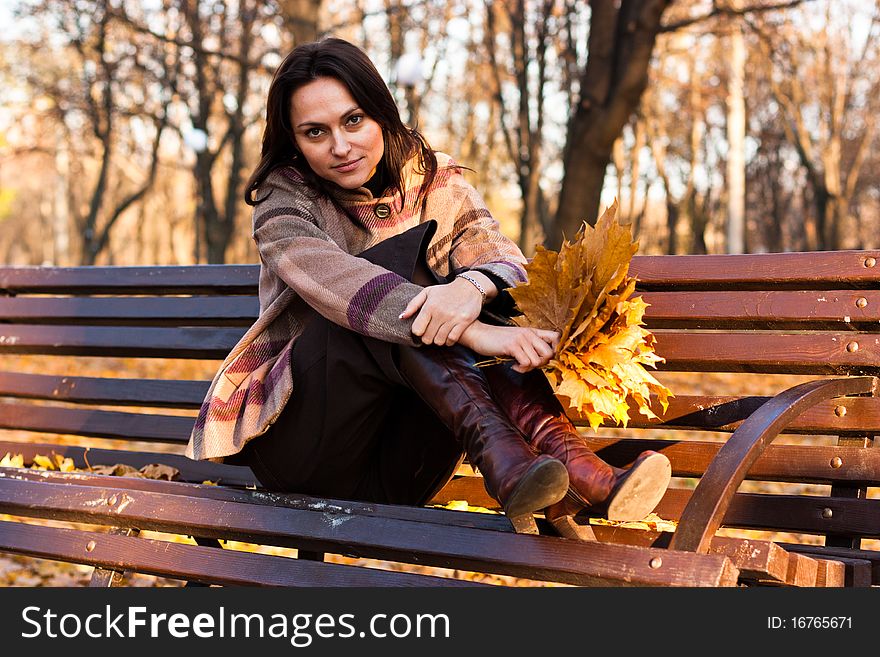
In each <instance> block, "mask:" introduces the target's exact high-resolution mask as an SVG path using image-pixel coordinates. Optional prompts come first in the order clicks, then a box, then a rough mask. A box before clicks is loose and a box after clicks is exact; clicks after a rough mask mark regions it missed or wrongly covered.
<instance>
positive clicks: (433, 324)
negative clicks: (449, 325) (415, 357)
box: [422, 318, 440, 344]
mask: <svg viewBox="0 0 880 657" xmlns="http://www.w3.org/2000/svg"><path fill="white" fill-rule="evenodd" d="M438 328H440V327H439V326H438V325H437V320H436V319H434V318H431V321H429V322H428V325H427V326H426V327H425V332H424V333H422V343H424V344H434V337H435V336H436V335H437V329H438Z"/></svg>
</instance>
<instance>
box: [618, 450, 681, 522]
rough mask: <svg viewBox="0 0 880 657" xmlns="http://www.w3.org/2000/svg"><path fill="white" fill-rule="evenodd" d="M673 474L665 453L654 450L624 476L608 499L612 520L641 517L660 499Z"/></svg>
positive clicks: (637, 518) (652, 508) (639, 518)
mask: <svg viewBox="0 0 880 657" xmlns="http://www.w3.org/2000/svg"><path fill="white" fill-rule="evenodd" d="M671 478H672V466H671V465H670V463H669V459H668V458H666V457H665V456H663V454H651V455H650V456H648V457H647V458H646V459H645V460H644V461H642V462H641V463H639V464H638V465H637V466H636V467H635V468H634V469H633V470H632V472H631V473H630V474H629V476H628V477H627V478H626V479H624V481H623V483H621V485H620V488H618V489H617V490H616V491H615V492H614V494H613V497H612V498H611V500H610V501H609V503H608V513H607V516H606V517H607V518H608V519H609V520H618V521H633V520H641V519H642V518H644V517H645V516H647V515H648V514H649V513H651V512H652V511H653V510H654V508H655V507H656V506H657V505H658V504H659V503H660V500H661V499H662V498H663V494H664V493H665V492H666V489H667V488H668V487H669V481H670V479H671Z"/></svg>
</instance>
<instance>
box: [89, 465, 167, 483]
mask: <svg viewBox="0 0 880 657" xmlns="http://www.w3.org/2000/svg"><path fill="white" fill-rule="evenodd" d="M90 472H92V473H94V474H100V475H108V476H111V477H140V478H141V479H164V480H166V481H173V480H175V479H177V478H178V477H179V476H180V471H179V470H178V469H177V468H172V467H171V466H168V465H160V464H158V463H151V464H150V465H145V466H144V467H142V468H141V469H140V470H138V469H137V468H135V467H132V466H130V465H126V464H125V463H116V464H114V465H95V466H92V469H91V470H90Z"/></svg>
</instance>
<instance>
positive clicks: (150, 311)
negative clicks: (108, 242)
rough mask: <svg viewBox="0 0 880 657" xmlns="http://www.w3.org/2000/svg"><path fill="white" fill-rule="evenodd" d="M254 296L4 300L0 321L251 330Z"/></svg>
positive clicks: (0, 302)
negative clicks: (226, 327) (205, 326)
mask: <svg viewBox="0 0 880 657" xmlns="http://www.w3.org/2000/svg"><path fill="white" fill-rule="evenodd" d="M259 307H260V302H259V300H258V299H257V298H256V297H251V296H247V297H169V298H156V297H131V298H118V297H106V298H88V297H85V298H73V297H71V298H2V297H0V322H2V323H17V324H72V323H75V324H76V325H78V326H80V325H84V324H108V325H118V326H196V325H210V326H250V325H251V324H253V322H254V320H255V319H256V318H257V314H258V312H259Z"/></svg>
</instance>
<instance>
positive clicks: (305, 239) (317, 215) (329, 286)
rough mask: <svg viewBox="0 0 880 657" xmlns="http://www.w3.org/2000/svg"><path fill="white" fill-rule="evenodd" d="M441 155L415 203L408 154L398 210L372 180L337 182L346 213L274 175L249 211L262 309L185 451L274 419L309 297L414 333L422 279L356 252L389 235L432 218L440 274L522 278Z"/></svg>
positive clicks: (243, 435)
mask: <svg viewBox="0 0 880 657" xmlns="http://www.w3.org/2000/svg"><path fill="white" fill-rule="evenodd" d="M437 160H438V172H437V176H436V178H435V179H434V181H433V183H432V185H431V189H430V192H429V195H428V198H427V202H426V203H425V204H424V206H423V207H422V208H417V207H416V206H415V203H416V197H417V195H418V192H419V189H420V185H421V184H422V178H423V177H422V176H421V175H420V174H418V173H416V172H415V171H414V170H413V162H410V163H409V164H408V165H407V167H406V170H405V172H404V174H405V175H404V180H405V186H406V194H405V201H406V202H405V205H404V206H403V208H402V209H401V207H400V197H399V195H397V194H395V195H394V196H388V197H382V198H378V199H377V198H374V197H373V195H372V194H371V193H370V191H369V190H367V189H366V188H360V189H357V190H352V191H347V190H342V189H340V190H339V191H338V194H337V195H336V200H337V202H338V203H339V204H340V205H341V206H342V207H343V208H344V209H345V212H343V211H342V210H341V209H340V208H339V207H338V206H337V205H335V204H334V203H333V202H332V200H331V199H329V198H326V197H322V196H318V197H317V198H316V194H315V192H314V191H313V190H312V189H311V188H309V187H307V186H306V184H305V183H304V181H303V179H302V177H301V176H300V174H299V173H298V172H297V171H296V170H295V169H293V168H283V169H278V170H276V171H274V172H272V173H271V174H270V175H269V176H268V178H267V179H266V181H265V183H264V184H263V185H262V186H261V188H260V190H259V191H258V194H257V198H264V197H265V195H266V193H267V192H269V191H270V190H271V193H270V194H269V195H268V197H267V198H265V200H264V201H262V202H261V203H259V204H258V205H257V206H256V207H255V208H254V215H253V226H254V233H253V237H254V240H255V241H256V244H257V248H258V250H259V254H260V261H261V268H260V285H259V293H260V315H259V317H258V318H257V321H256V322H255V323H254V324H253V326H251V327H250V328H249V329H248V331H247V332H246V333H245V334H244V336H243V337H242V338H241V340H240V341H239V342H238V344H237V345H236V346H235V347H234V348H233V349H232V351H231V352H230V353H229V355H228V356H227V357H226V359H225V360H224V361H223V364H222V365H221V367H220V369H219V371H218V372H217V374H216V376H215V377H214V380H213V382H212V383H211V387H210V389H209V391H208V394H207V396H206V398H205V401H204V402H203V404H202V407H201V410H200V412H199V415H198V418H197V420H196V423H195V426H194V428H193V432H192V436H191V437H190V441H189V444H188V445H187V447H186V455H187V456H188V457H190V458H194V459H214V460H222V457H224V456H229V455H231V454H235V453H237V452H239V451H241V449H242V447H244V445H245V443H247V442H248V441H249V440H251V439H252V438H255V437H256V436H259V435H261V434H263V433H265V432H266V430H268V428H269V426H270V425H271V424H272V422H274V421H275V419H276V418H277V417H278V416H279V414H280V413H281V411H282V410H283V408H284V405H285V404H286V403H287V400H288V399H289V398H290V395H291V394H292V392H293V391H294V388H295V385H296V382H295V381H293V380H292V376H291V370H290V353H291V349H292V347H293V344H294V342H295V341H296V339H297V336H299V334H300V333H301V331H302V326H303V321H304V318H305V317H306V316H307V314H308V313H309V312H310V311H309V309H308V307H309V306H310V307H311V308H313V309H314V310H316V311H317V312H318V313H320V314H321V315H323V316H324V317H326V318H328V319H330V320H331V321H333V322H334V323H336V324H339V325H341V326H344V327H346V328H349V329H351V330H353V331H357V332H358V333H361V334H363V335H368V336H371V337H374V338H378V339H381V340H386V341H390V342H397V343H402V344H409V345H412V344H413V336H412V334H411V327H412V323H413V318H410V319H408V320H401V319H399V318H398V315H400V313H401V312H403V309H404V308H405V307H406V305H407V304H408V303H409V301H410V300H411V299H412V298H413V297H414V296H415V295H416V294H418V292H419V291H420V290H421V287H419V286H418V285H414V284H413V283H410V282H409V281H407V280H405V279H404V278H402V277H400V276H398V275H397V274H394V273H392V272H390V271H388V270H387V269H384V268H383V267H380V266H377V265H374V264H372V263H370V262H368V261H367V260H365V259H363V258H358V257H355V256H356V255H357V254H358V253H361V252H363V251H365V250H366V249H368V248H370V247H371V246H373V245H375V244H377V243H379V242H381V241H382V240H384V239H387V238H389V237H392V236H394V235H398V234H400V233H402V232H404V231H406V230H408V229H410V228H412V227H414V226H416V225H417V224H419V223H422V222H426V221H430V220H434V221H436V222H437V231H436V232H435V233H434V236H433V238H432V239H431V242H430V245H429V247H428V252H427V260H428V265H429V266H430V267H431V268H432V269H433V270H434V271H435V272H436V273H437V274H439V275H441V276H447V275H448V274H450V273H458V272H459V271H463V270H465V269H476V270H480V271H483V272H485V273H487V274H490V275H493V276H494V277H497V278H499V279H501V281H504V283H506V284H507V285H515V284H516V283H517V282H518V281H524V280H525V270H524V268H523V265H524V264H525V263H526V259H525V257H524V256H523V254H522V252H521V251H520V250H519V248H518V247H517V246H516V244H514V243H513V242H512V241H511V240H509V239H508V238H506V237H505V236H504V235H502V234H501V233H500V232H499V227H498V223H497V221H496V220H495V219H494V218H493V217H492V216H491V214H490V213H489V211H488V210H487V209H486V206H485V203H484V202H483V199H482V197H481V196H480V195H479V193H477V191H476V190H475V189H474V188H473V187H472V186H471V185H469V184H468V183H467V182H466V181H465V180H464V178H463V176H462V175H461V172H460V169H459V167H458V166H457V165H456V164H455V163H454V162H453V161H452V160H451V158H450V157H449V156H447V155H444V154H442V153H438V154H437ZM380 205H381V206H382V207H378V206H380ZM377 207H378V210H377ZM387 210H390V213H388V212H387ZM348 213H350V214H348ZM386 215H387V216H386Z"/></svg>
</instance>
